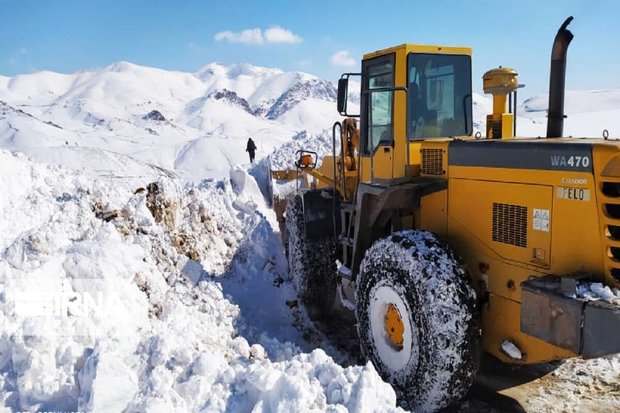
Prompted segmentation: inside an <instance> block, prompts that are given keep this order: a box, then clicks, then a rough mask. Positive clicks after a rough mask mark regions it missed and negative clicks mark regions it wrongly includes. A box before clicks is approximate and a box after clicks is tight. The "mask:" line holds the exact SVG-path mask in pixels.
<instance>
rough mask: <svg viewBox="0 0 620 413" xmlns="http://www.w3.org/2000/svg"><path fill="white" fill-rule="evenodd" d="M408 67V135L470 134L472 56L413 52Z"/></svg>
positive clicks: (410, 136)
mask: <svg viewBox="0 0 620 413" xmlns="http://www.w3.org/2000/svg"><path fill="white" fill-rule="evenodd" d="M407 67H408V71H407V75H408V77H407V82H408V91H409V92H408V99H409V102H408V105H407V107H408V109H407V124H408V129H409V130H408V136H409V139H424V138H439V137H447V136H459V135H471V133H472V99H471V58H470V57H469V56H465V55H441V54H424V53H411V54H410V55H409V56H408V59H407Z"/></svg>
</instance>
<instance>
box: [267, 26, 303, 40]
mask: <svg viewBox="0 0 620 413" xmlns="http://www.w3.org/2000/svg"><path fill="white" fill-rule="evenodd" d="M265 40H267V42H268V43H299V42H301V40H302V39H301V37H299V36H297V35H296V34H294V33H292V32H291V31H290V30H286V29H285V28H282V27H280V26H273V27H270V28H269V29H267V30H265Z"/></svg>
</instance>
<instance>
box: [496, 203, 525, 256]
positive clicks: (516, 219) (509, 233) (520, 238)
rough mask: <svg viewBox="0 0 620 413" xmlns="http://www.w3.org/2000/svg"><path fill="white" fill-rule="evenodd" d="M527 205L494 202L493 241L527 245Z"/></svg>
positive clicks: (518, 245)
mask: <svg viewBox="0 0 620 413" xmlns="http://www.w3.org/2000/svg"><path fill="white" fill-rule="evenodd" d="M527 222H528V221H527V207H524V206H520V205H511V204H500V203H496V202H494V203H493V241H497V242H501V243H504V244H510V245H515V246H517V247H522V248H526V247H527Z"/></svg>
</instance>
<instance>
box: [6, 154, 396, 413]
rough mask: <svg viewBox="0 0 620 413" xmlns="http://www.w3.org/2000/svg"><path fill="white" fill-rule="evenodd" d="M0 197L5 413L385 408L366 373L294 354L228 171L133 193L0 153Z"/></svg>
mask: <svg viewBox="0 0 620 413" xmlns="http://www.w3.org/2000/svg"><path fill="white" fill-rule="evenodd" d="M114 187H116V188H114ZM0 190H1V191H2V193H3V197H2V198H0V228H1V229H2V231H0V254H1V256H2V260H0V289H1V290H0V307H1V309H2V311H1V312H0V325H1V326H2V329H1V332H0V387H1V388H2V389H3V391H2V393H1V394H0V402H1V403H2V405H3V406H4V407H6V408H7V409H11V410H13V411H35V410H36V411H39V410H46V411H48V410H53V411H127V412H137V411H214V412H217V411H221V412H223V411H227V412H229V411H232V412H236V411H239V412H241V411H256V412H289V411H301V410H315V411H333V412H345V411H368V412H371V411H382V412H383V411H387V412H389V411H398V410H399V409H398V408H396V407H395V404H396V396H395V393H394V391H393V389H392V388H391V387H390V386H389V385H388V384H386V383H384V382H383V381H382V380H381V379H380V378H379V376H378V374H377V372H376V371H375V370H374V368H373V367H372V365H370V364H369V365H366V366H352V367H347V368H343V367H341V366H340V365H338V364H336V363H335V362H334V361H333V359H332V358H331V357H330V356H328V355H327V354H326V353H325V352H324V351H323V350H314V351H312V352H310V353H306V352H304V351H303V350H302V348H301V347H300V345H302V346H303V345H305V342H304V341H303V339H302V338H301V332H300V331H298V330H296V329H295V328H294V327H292V316H291V313H290V312H287V311H286V310H287V306H286V300H287V298H291V297H292V296H293V294H294V293H293V290H292V287H291V286H290V285H288V284H287V283H285V282H284V283H283V282H282V280H281V278H282V276H283V275H284V274H285V273H286V263H285V260H284V257H283V254H282V249H281V247H280V246H279V240H278V237H277V234H276V233H274V231H273V230H272V226H271V224H270V222H269V221H270V220H271V218H270V217H267V216H266V215H267V213H269V211H268V210H266V209H264V202H263V200H262V195H261V194H260V191H259V190H258V187H257V185H256V182H255V181H254V180H253V178H252V177H251V176H250V175H248V174H247V173H246V172H245V171H243V170H241V169H240V168H236V169H234V170H233V171H232V172H231V180H224V181H219V182H209V181H204V182H201V183H196V184H188V185H185V184H180V183H179V182H178V181H176V180H174V179H170V178H160V179H159V180H158V181H156V182H153V183H151V184H149V185H148V186H146V188H139V189H138V190H136V191H135V193H133V191H132V190H130V189H129V187H127V186H122V185H121V186H120V187H119V186H118V185H116V184H115V183H106V182H105V181H99V182H97V181H94V180H92V179H91V178H88V177H86V176H83V175H80V174H77V173H74V172H69V171H67V170H64V169H62V168H59V167H56V166H48V165H42V164H36V163H33V162H32V161H30V160H29V159H27V158H25V157H23V156H19V155H12V154H10V153H8V152H6V151H0ZM109 192H110V193H116V194H117V198H116V199H115V200H112V199H110V198H109V197H108V196H107V193H109ZM121 195H124V200H123V201H122V202H119V199H122V197H121ZM278 280H279V281H278ZM261 307H262V308H263V313H261V312H260V311H259V310H260V308H261ZM269 311H278V312H280V313H281V316H280V317H279V318H278V317H264V314H265V313H267V312H269ZM128 315H131V316H129V317H128ZM261 319H262V320H263V322H262V324H261V322H260V320H261ZM248 321H249V322H248ZM289 340H290V341H289Z"/></svg>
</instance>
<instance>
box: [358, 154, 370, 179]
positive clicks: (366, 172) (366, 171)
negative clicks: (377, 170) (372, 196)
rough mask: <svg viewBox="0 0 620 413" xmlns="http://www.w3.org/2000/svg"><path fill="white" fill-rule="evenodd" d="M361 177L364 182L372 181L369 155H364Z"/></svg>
mask: <svg viewBox="0 0 620 413" xmlns="http://www.w3.org/2000/svg"><path fill="white" fill-rule="evenodd" d="M360 179H361V181H362V182H370V157H368V156H363V157H362V161H361V168H360Z"/></svg>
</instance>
